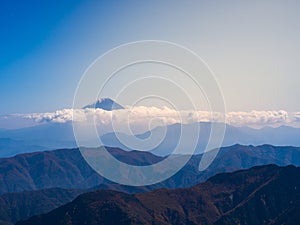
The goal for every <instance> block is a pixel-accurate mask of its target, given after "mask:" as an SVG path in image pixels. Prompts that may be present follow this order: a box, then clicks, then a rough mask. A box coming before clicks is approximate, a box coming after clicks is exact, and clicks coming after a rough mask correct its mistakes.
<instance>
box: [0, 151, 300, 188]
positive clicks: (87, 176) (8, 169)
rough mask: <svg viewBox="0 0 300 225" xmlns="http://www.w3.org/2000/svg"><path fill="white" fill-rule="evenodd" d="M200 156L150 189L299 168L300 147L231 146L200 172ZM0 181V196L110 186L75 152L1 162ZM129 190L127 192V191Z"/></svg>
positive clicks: (138, 157) (135, 157)
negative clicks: (272, 167)
mask: <svg viewBox="0 0 300 225" xmlns="http://www.w3.org/2000/svg"><path fill="white" fill-rule="evenodd" d="M108 150H109V152H110V153H111V154H113V155H114V156H115V157H116V158H117V159H118V160H120V161H123V162H126V163H128V164H132V165H137V166H142V165H149V164H154V163H156V162H158V161H161V160H163V159H164V158H162V157H158V156H155V155H153V154H151V153H148V152H138V151H131V152H126V151H123V150H121V149H117V148H108ZM201 157H202V155H195V156H192V158H191V159H190V161H189V162H188V163H187V165H185V166H184V167H183V168H182V169H181V170H180V171H179V172H177V173H176V174H175V175H174V176H172V177H171V178H169V179H167V180H166V181H164V182H162V183H160V184H156V185H154V186H151V187H149V188H150V189H151V188H152V189H153V188H157V187H168V188H178V187H189V186H192V185H196V184H198V183H200V182H203V181H205V180H206V179H208V178H209V177H211V176H213V175H215V174H217V173H221V172H231V171H235V170H239V169H246V168H250V167H253V166H257V165H266V164H277V165H282V166H284V165H290V164H293V165H296V166H300V148H296V147H274V146H270V145H263V146H258V147H253V146H242V145H234V146H231V147H226V148H222V149H221V150H220V152H219V154H218V156H217V157H216V159H215V160H214V161H213V163H212V164H211V165H210V166H209V167H208V169H207V170H205V171H203V172H200V171H199V170H198V165H199V162H200V160H201ZM0 180H1V182H0V194H4V193H9V192H21V191H29V190H41V189H46V188H55V187H59V188H84V189H86V188H91V187H95V186H97V185H101V184H112V183H111V182H110V181H108V180H106V179H104V178H103V177H101V176H100V175H99V174H97V173H96V172H95V171H94V170H93V169H92V168H91V167H90V166H89V165H88V164H87V163H86V161H85V160H84V159H83V158H82V156H81V154H80V152H79V150H78V149H62V150H55V151H47V152H39V153H30V154H23V155H18V156H15V157H12V158H7V159H0ZM128 191H129V192H130V188H128Z"/></svg>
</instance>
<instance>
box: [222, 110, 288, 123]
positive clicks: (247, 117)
mask: <svg viewBox="0 0 300 225" xmlns="http://www.w3.org/2000/svg"><path fill="white" fill-rule="evenodd" d="M227 122H228V123H229V124H232V125H256V126H263V125H274V124H285V123H289V122H290V118H289V114H288V112H286V111H284V110H279V111H256V110H253V111H250V112H229V113H228V114H227Z"/></svg>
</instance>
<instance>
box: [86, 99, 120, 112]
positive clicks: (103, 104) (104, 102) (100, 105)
mask: <svg viewBox="0 0 300 225" xmlns="http://www.w3.org/2000/svg"><path fill="white" fill-rule="evenodd" d="M83 108H84V109H103V110H107V111H112V110H117V109H124V107H123V106H121V105H120V104H118V103H116V102H115V101H114V100H112V99H110V98H100V99H98V100H97V101H96V102H94V103H92V104H90V105H86V106H84V107H83Z"/></svg>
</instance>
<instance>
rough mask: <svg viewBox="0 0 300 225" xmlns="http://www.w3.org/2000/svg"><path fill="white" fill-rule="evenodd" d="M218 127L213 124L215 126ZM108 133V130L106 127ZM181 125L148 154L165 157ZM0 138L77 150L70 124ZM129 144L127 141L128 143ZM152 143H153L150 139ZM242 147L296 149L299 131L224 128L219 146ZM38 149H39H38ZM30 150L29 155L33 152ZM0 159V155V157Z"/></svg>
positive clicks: (112, 138) (202, 138)
mask: <svg viewBox="0 0 300 225" xmlns="http://www.w3.org/2000/svg"><path fill="white" fill-rule="evenodd" d="M211 125H212V124H211V123H200V134H199V142H198V144H197V146H196V151H195V154H201V153H202V152H203V149H205V147H206V144H207V141H208V139H209V136H210V130H211ZM218 125H219V126H222V125H221V124H216V126H218ZM183 126H185V127H186V128H185V129H186V130H187V132H193V131H194V130H193V129H192V128H190V126H192V125H189V124H186V125H183ZM107 129H108V130H109V129H110V128H107ZM162 129H163V128H162V127H156V128H154V129H153V130H151V131H148V132H145V133H143V134H139V135H136V136H137V137H138V138H142V139H146V138H147V137H149V135H150V134H152V135H154V136H158V137H160V134H161V133H162ZM98 132H99V135H101V141H102V143H103V145H105V146H111V147H118V148H121V149H124V150H132V149H130V148H128V147H126V146H125V145H123V144H122V143H121V142H120V141H119V140H118V138H117V137H116V134H115V133H106V132H107V131H106V129H104V128H103V127H99V129H98ZM180 132H181V125H180V124H173V125H169V126H167V133H166V136H165V138H164V140H163V141H162V143H161V144H159V145H158V146H157V147H156V148H155V149H153V151H152V153H154V154H155V155H160V156H166V155H168V154H170V153H172V152H173V150H174V148H175V147H176V145H177V142H178V140H179V137H180ZM118 135H119V136H122V140H127V141H130V140H132V136H130V135H126V134H122V133H121V134H118ZM187 136H188V137H189V138H190V139H189V138H188V139H187V140H185V142H184V143H183V144H184V146H186V149H191V148H192V147H193V146H192V144H191V143H193V138H194V137H193V135H187ZM0 138H10V139H13V140H17V141H22V142H23V143H24V144H26V145H27V146H36V148H32V149H34V150H33V151H41V150H45V148H46V149H58V148H75V147H77V144H76V140H75V137H74V134H73V127H72V123H71V122H69V123H62V124H59V123H56V124H54V123H46V124H42V125H39V126H34V127H27V128H22V129H16V130H3V131H0ZM129 143H130V142H129ZM153 143H157V140H156V139H155V138H154V139H153V142H152V144H153ZM237 143H238V144H242V145H262V144H271V145H279V146H300V128H294V127H288V126H281V127H277V128H272V127H265V128H262V129H252V128H249V127H233V126H230V125H227V129H226V132H225V137H224V141H223V144H222V146H223V147H224V146H230V145H234V144H237ZM38 146H40V147H38ZM29 150H30V148H24V151H23V149H20V148H17V147H16V148H11V150H10V152H11V153H13V152H15V154H21V153H24V152H28V151H29ZM4 151H5V148H3V149H1V146H0V153H1V152H4ZM33 151H32V152H33ZM0 158H1V154H0Z"/></svg>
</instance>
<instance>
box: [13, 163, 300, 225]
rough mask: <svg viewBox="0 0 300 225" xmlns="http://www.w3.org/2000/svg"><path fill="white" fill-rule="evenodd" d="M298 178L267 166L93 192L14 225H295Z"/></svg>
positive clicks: (289, 170) (290, 170)
mask: <svg viewBox="0 0 300 225" xmlns="http://www.w3.org/2000/svg"><path fill="white" fill-rule="evenodd" d="M299 177H300V168H297V167H294V166H287V167H278V166H275V165H270V166H262V167H255V168H252V169H249V170H243V171H238V172H234V173H230V174H228V173H225V174H219V175H216V176H214V177H212V178H210V179H209V180H208V181H207V182H205V183H203V184H200V185H197V186H194V187H191V188H186V189H176V190H168V189H159V190H155V191H151V192H147V193H141V194H135V195H129V194H125V193H121V192H115V191H103V190H102V191H96V192H91V193H86V194H82V195H80V196H79V197H77V198H76V199H75V200H74V201H72V202H71V203H68V204H66V205H64V206H62V207H60V208H58V209H55V210H53V211H52V212H50V213H47V214H44V215H40V216H34V217H32V218H30V219H29V220H27V221H21V222H18V223H16V225H40V224H43V225H53V224H56V225H69V224H72V225H82V224H86V225H92V224H103V225H105V224H123V225H127V224H128V225H136V224H145V225H147V224H149V225H155V224H165V225H167V224H170V225H171V224H178V225H180V224H182V225H185V224H189V225H196V224H207V225H218V224H222V225H227V224H228V225H229V224H230V225H234V224H236V225H238V224H249V225H250V224H253V225H254V224H262V225H264V224H278V225H279V224H285V225H294V224H295V225H296V224H299V223H300V214H299V211H300V189H299V188H298V187H299V185H300V179H299Z"/></svg>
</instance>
